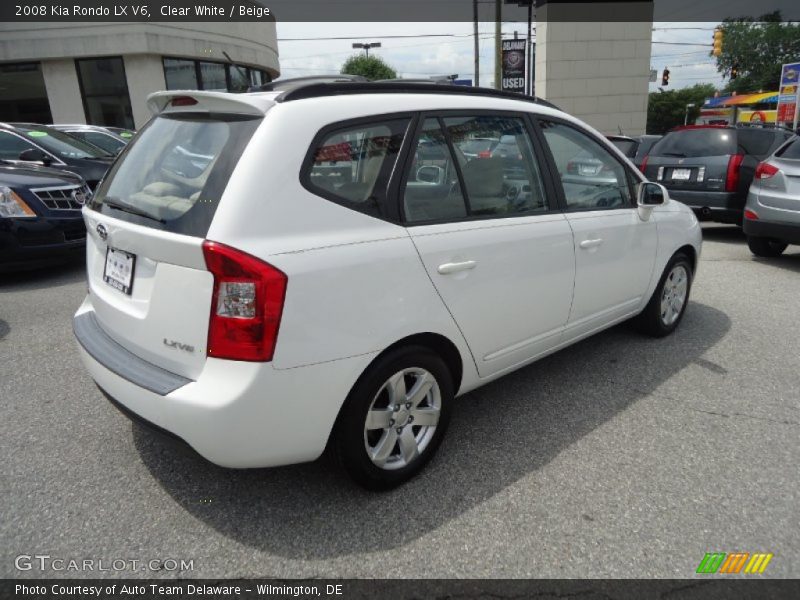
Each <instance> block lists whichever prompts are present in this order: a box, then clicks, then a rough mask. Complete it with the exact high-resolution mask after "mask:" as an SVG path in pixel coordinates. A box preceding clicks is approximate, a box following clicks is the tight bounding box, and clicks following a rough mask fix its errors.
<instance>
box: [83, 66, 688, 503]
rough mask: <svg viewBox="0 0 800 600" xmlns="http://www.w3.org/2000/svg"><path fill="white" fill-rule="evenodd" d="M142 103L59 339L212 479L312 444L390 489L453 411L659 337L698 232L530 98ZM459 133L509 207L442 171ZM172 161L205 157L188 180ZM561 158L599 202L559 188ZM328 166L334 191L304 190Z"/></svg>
mask: <svg viewBox="0 0 800 600" xmlns="http://www.w3.org/2000/svg"><path fill="white" fill-rule="evenodd" d="M148 104H149V107H150V109H151V111H152V112H153V113H154V118H152V119H151V120H150V121H149V122H148V124H147V125H146V126H145V127H143V128H142V129H141V130H140V131H139V132H138V133H137V135H136V138H135V140H134V141H133V142H132V143H131V145H130V146H129V147H128V148H127V149H126V150H125V152H124V153H123V154H122V155H121V157H120V159H119V160H117V161H116V162H115V163H114V166H113V167H112V168H111V170H110V171H109V173H108V176H107V177H106V178H105V179H104V180H103V183H102V184H101V185H100V188H99V190H98V192H97V194H96V196H95V197H94V198H93V199H92V201H91V203H90V204H89V205H88V206H87V207H86V208H85V209H84V216H85V219H86V224H87V229H88V232H89V235H88V239H87V267H88V282H89V283H88V285H89V289H90V293H89V295H88V296H87V297H86V299H85V301H84V302H83V304H82V305H81V307H80V308H79V309H78V311H77V313H76V315H75V318H74V323H73V325H74V330H75V335H76V337H77V340H78V342H79V345H78V346H79V351H80V355H81V358H82V360H83V362H84V364H85V366H86V368H87V369H88V371H89V373H90V374H91V376H92V377H93V378H94V380H95V381H96V382H97V385H98V386H99V387H100V389H101V390H102V391H103V393H104V394H105V395H106V396H107V397H108V398H109V399H110V400H112V402H113V403H114V404H115V405H116V406H117V407H119V408H120V409H121V410H122V411H123V412H124V413H125V414H127V415H128V416H131V417H133V418H135V419H138V420H142V421H143V422H145V423H148V424H150V425H153V426H155V427H156V428H158V430H160V431H162V432H167V433H169V434H170V435H171V436H172V437H177V438H180V439H182V440H183V441H185V442H187V443H188V444H189V445H190V446H191V447H193V448H194V449H195V450H196V451H197V452H198V453H200V454H201V455H202V456H204V457H205V458H206V459H208V460H210V461H212V462H214V463H216V464H218V465H222V466H225V467H235V468H247V467H266V466H275V465H283V464H289V463H297V462H303V461H309V460H314V459H316V458H317V457H318V456H320V454H321V453H322V452H323V450H324V449H325V448H326V447H327V448H329V450H330V452H331V453H332V455H333V456H335V457H336V458H337V459H338V460H339V461H340V463H341V464H342V465H343V466H344V468H345V469H346V471H347V472H348V473H349V474H350V475H351V476H352V477H353V478H354V479H355V480H356V481H358V482H359V483H361V484H362V485H364V486H366V487H369V488H373V489H374V488H388V487H392V486H395V485H398V484H400V483H402V482H403V481H405V480H407V479H408V478H410V477H411V476H412V475H414V474H415V473H416V472H417V471H419V470H420V469H421V468H422V467H423V466H424V465H425V463H426V462H427V461H428V460H429V459H430V458H431V456H432V454H433V453H434V451H435V449H436V447H437V446H438V445H439V443H440V442H441V440H442V436H443V435H444V432H445V429H446V427H447V423H448V418H449V415H450V411H451V409H452V407H453V406H454V402H453V398H454V397H455V396H458V395H461V394H464V393H466V392H469V391H470V390H474V389H476V388H478V387H480V386H481V385H484V384H485V383H487V382H489V381H492V380H494V379H497V378H499V377H501V376H502V375H504V374H506V373H509V372H511V371H513V370H515V369H518V368H520V367H522V366H524V365H527V364H529V363H531V362H533V361H535V360H537V359H539V358H541V357H543V356H545V355H547V354H550V353H553V352H555V351H557V350H559V349H561V348H563V347H565V346H567V345H569V344H572V343H574V342H576V341H578V340H580V339H583V338H585V337H587V336H589V335H591V334H593V333H595V332H597V331H600V330H602V329H605V328H607V327H610V326H612V325H614V324H616V323H620V322H622V321H625V320H628V319H636V322H637V324H638V325H639V327H640V328H641V329H642V330H643V331H645V332H647V333H649V334H652V335H655V336H664V335H667V334H669V333H671V332H672V331H673V330H674V329H675V328H676V327H677V326H678V323H679V322H680V321H681V317H682V316H683V314H684V311H685V309H686V306H687V302H688V299H689V291H690V288H691V284H692V278H693V276H694V272H695V267H696V262H697V257H698V256H699V253H700V246H701V232H700V227H699V224H698V222H697V219H696V218H695V216H694V214H693V213H692V212H691V211H690V210H689V209H688V208H687V207H686V206H684V205H682V204H680V203H678V202H673V201H671V200H670V199H669V196H668V194H667V192H666V190H665V189H664V188H663V187H662V186H660V185H658V184H654V183H650V182H647V181H646V180H645V178H644V177H643V175H642V174H641V173H640V172H639V171H638V170H637V169H636V168H635V166H634V165H633V164H632V163H631V162H630V161H628V160H627V159H626V158H625V157H624V156H623V155H622V154H621V153H620V152H619V151H618V150H617V149H616V148H615V147H614V146H612V145H611V144H610V143H609V142H608V141H607V140H606V139H605V138H604V137H603V136H602V135H601V134H599V133H598V132H596V131H595V130H593V129H591V128H589V127H588V126H586V125H585V124H584V123H582V122H581V121H579V120H578V119H576V118H574V117H571V116H570V115H568V114H566V113H564V112H562V111H560V110H558V109H556V108H555V107H553V106H552V105H550V104H548V103H545V102H543V101H538V100H533V99H525V98H524V97H520V96H518V95H515V94H511V93H504V92H500V91H495V90H486V89H482V88H464V87H458V86H433V85H429V84H401V83H330V84H313V83H309V82H306V83H305V85H298V86H297V87H295V88H291V87H289V88H284V89H283V91H265V92H259V93H250V94H220V93H210V92H202V91H198V92H195V91H192V92H188V91H180V92H178V91H171V92H158V93H156V94H153V95H151V96H150V97H149V100H148ZM477 132H483V134H484V135H488V136H490V137H497V138H499V139H503V137H504V136H510V137H512V138H513V139H514V146H515V148H516V153H515V154H514V156H513V157H512V158H513V160H514V161H516V162H517V163H518V164H519V168H518V173H517V176H518V177H519V178H520V181H524V182H525V183H524V185H527V186H529V188H530V189H529V191H528V192H527V193H526V194H525V196H524V199H521V198H520V195H519V194H518V193H517V194H514V195H513V197H512V195H510V186H509V184H508V180H507V179H506V170H505V168H504V165H505V160H506V158H508V157H506V158H503V157H500V156H492V157H489V158H483V159H475V160H469V161H465V160H462V159H459V158H458V156H456V155H455V154H454V150H455V149H457V148H458V145H459V143H460V142H462V141H464V140H466V139H469V138H470V137H474V136H475V135H476V134H477ZM508 141H509V142H510V140H508ZM287 142H290V143H287ZM509 145H510V143H509ZM178 146H180V147H182V148H183V149H185V150H187V151H189V152H191V153H193V154H197V155H203V156H210V157H212V158H211V160H209V161H207V162H205V163H204V167H203V168H202V169H201V170H198V171H195V172H192V173H191V175H187V174H186V173H185V172H183V168H182V167H180V165H179V163H176V164H173V163H172V160H173V159H174V157H175V156H176V152H175V149H176V148H177V147H178ZM420 148H424V149H425V150H426V152H423V153H422V154H424V155H426V156H431V155H433V156H437V157H439V158H438V159H437V160H438V162H439V163H441V164H438V165H435V166H436V167H437V168H438V169H441V172H439V171H437V173H438V176H437V177H431V176H430V175H431V174H430V173H428V172H427V171H426V170H425V167H427V166H433V165H429V164H427V162H426V159H424V158H421V157H420V152H418V150H419V149H420ZM581 152H584V153H586V154H588V155H589V156H590V157H591V158H592V159H594V160H598V161H600V162H601V163H602V165H603V168H604V172H605V173H608V174H609V176H608V180H604V181H602V182H601V183H597V182H594V181H592V180H591V178H584V179H583V180H581V181H580V182H579V183H571V184H570V185H564V184H563V183H562V177H561V176H559V175H558V174H559V173H565V172H566V171H565V162H566V161H568V160H569V159H570V157H573V156H575V155H576V154H578V153H581ZM177 154H180V153H177ZM332 159H333V160H336V161H337V162H341V161H342V160H344V159H347V160H349V161H350V163H351V168H350V169H349V171H348V172H349V174H350V175H349V177H348V178H346V179H345V180H342V179H344V178H340V177H337V178H331V177H315V172H316V170H317V169H318V168H322V169H325V168H327V167H328V165H329V163H330V161H331V160H332ZM265 165H266V166H265ZM612 178H613V183H612V182H611V179H612ZM334 179H335V180H337V181H331V180H334ZM497 409H498V410H502V407H497Z"/></svg>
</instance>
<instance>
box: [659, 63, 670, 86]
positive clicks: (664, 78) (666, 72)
mask: <svg viewBox="0 0 800 600" xmlns="http://www.w3.org/2000/svg"><path fill="white" fill-rule="evenodd" d="M661 85H669V69H668V68H667V67H664V73H663V74H662V75H661Z"/></svg>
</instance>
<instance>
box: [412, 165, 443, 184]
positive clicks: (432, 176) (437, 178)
mask: <svg viewBox="0 0 800 600" xmlns="http://www.w3.org/2000/svg"><path fill="white" fill-rule="evenodd" d="M417 181H421V182H424V183H441V181H442V168H441V167H438V166H436V165H425V166H424V167H420V168H419V169H417Z"/></svg>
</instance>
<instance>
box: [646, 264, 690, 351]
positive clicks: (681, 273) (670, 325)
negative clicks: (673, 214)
mask: <svg viewBox="0 0 800 600" xmlns="http://www.w3.org/2000/svg"><path fill="white" fill-rule="evenodd" d="M691 287H692V263H691V260H690V259H689V257H688V256H686V255H685V254H683V253H681V252H679V253H677V254H675V256H673V257H672V259H671V260H670V261H669V262H668V263H667V267H666V268H665V269H664V273H663V275H662V276H661V279H660V280H659V282H658V285H657V286H656V289H655V291H654V292H653V296H652V298H650V302H648V304H647V306H646V307H645V309H644V310H643V311H642V313H641V314H640V315H639V316H638V317H637V319H636V325H637V326H638V328H639V330H640V331H642V332H643V333H646V334H648V335H652V336H654V337H664V336H665V335H669V334H670V333H672V332H673V331H675V329H676V328H677V327H678V324H679V323H680V322H681V319H682V318H683V313H684V312H685V311H686V305H687V304H688V303H689V291H690V290H691Z"/></svg>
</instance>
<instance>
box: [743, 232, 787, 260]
mask: <svg viewBox="0 0 800 600" xmlns="http://www.w3.org/2000/svg"><path fill="white" fill-rule="evenodd" d="M747 245H748V246H749V248H750V252H752V253H753V254H755V255H756V256H761V257H763V258H775V257H776V256H780V255H781V254H783V251H784V250H786V247H787V246H788V245H789V244H785V243H784V242H781V241H779V240H773V239H771V238H764V237H755V236H752V235H748V236H747Z"/></svg>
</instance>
